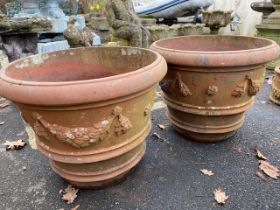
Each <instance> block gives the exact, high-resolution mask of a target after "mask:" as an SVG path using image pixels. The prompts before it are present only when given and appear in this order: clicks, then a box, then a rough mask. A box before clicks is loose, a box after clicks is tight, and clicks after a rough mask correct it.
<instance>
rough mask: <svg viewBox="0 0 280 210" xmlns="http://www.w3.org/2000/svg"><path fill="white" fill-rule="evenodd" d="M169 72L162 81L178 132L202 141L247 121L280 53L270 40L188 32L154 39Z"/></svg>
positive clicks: (224, 136)
mask: <svg viewBox="0 0 280 210" xmlns="http://www.w3.org/2000/svg"><path fill="white" fill-rule="evenodd" d="M151 48H152V49H154V50H155V51H157V52H159V53H160V54H161V55H163V57H164V58H165V59H166V61H167V63H168V73H167V75H166V77H165V78H164V80H163V81H162V82H161V83H160V85H161V88H162V90H163V93H164V94H163V99H164V101H165V102H166V104H167V106H168V115H169V118H170V120H171V122H172V123H173V125H174V127H175V128H176V130H177V131H179V132H180V133H182V134H183V135H185V136H187V137H189V138H191V139H194V140H198V141H210V142H212V141H220V140H224V139H227V138H229V137H231V136H232V135H233V134H234V132H235V131H236V130H237V129H238V128H240V127H241V126H242V124H243V121H244V115H243V114H244V112H245V111H246V110H247V109H248V108H249V107H251V106H252V104H253V96H255V95H256V94H257V92H258V91H259V89H260V87H261V85H262V83H263V80H264V73H265V67H264V64H265V63H267V62H269V61H271V60H272V59H274V58H276V57H277V56H278V55H279V47H278V45H277V44H276V43H275V42H274V41H271V40H266V39H259V38H253V37H242V36H187V37H177V38H171V39H166V40H160V41H157V42H155V43H154V44H153V45H152V47H151Z"/></svg>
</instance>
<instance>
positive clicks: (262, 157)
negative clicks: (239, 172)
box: [255, 148, 267, 160]
mask: <svg viewBox="0 0 280 210" xmlns="http://www.w3.org/2000/svg"><path fill="white" fill-rule="evenodd" d="M255 151H256V156H257V158H259V159H260V160H267V157H265V156H264V155H263V154H262V153H261V151H260V150H259V149H257V148H256V149H255Z"/></svg>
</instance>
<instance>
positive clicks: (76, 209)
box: [71, 205, 80, 210]
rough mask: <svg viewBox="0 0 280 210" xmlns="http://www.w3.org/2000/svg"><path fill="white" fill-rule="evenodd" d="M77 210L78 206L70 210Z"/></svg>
mask: <svg viewBox="0 0 280 210" xmlns="http://www.w3.org/2000/svg"><path fill="white" fill-rule="evenodd" d="M78 208H80V205H77V206H75V207H74V208H72V209H71V210H78Z"/></svg>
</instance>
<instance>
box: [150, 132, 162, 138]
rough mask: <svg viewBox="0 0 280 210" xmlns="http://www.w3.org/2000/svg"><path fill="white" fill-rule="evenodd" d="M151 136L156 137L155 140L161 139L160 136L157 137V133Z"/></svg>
mask: <svg viewBox="0 0 280 210" xmlns="http://www.w3.org/2000/svg"><path fill="white" fill-rule="evenodd" d="M152 136H154V137H156V138H158V139H161V137H160V135H159V134H158V133H153V135H152Z"/></svg>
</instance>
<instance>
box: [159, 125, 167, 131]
mask: <svg viewBox="0 0 280 210" xmlns="http://www.w3.org/2000/svg"><path fill="white" fill-rule="evenodd" d="M158 127H159V128H160V129H161V130H165V129H166V126H165V125H162V124H158Z"/></svg>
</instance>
